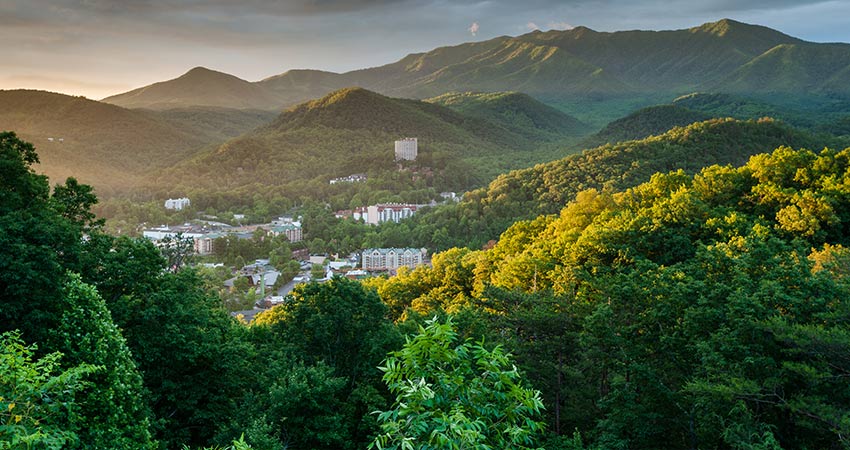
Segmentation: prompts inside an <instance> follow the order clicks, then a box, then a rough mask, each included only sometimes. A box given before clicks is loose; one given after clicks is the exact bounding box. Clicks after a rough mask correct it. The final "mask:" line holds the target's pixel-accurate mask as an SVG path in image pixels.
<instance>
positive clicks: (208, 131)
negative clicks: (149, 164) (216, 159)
mask: <svg viewBox="0 0 850 450" xmlns="http://www.w3.org/2000/svg"><path fill="white" fill-rule="evenodd" d="M145 112H148V113H149V114H150V115H152V116H154V117H156V118H157V119H160V120H163V121H165V122H168V123H169V124H170V125H172V126H174V127H176V128H179V129H181V130H184V131H186V132H190V133H193V134H195V135H197V136H201V137H202V138H203V139H204V141H206V142H210V143H213V142H215V143H219V142H223V141H226V140H227V139H230V138H234V137H236V136H239V135H240V134H244V133H247V132H249V131H251V130H253V129H254V128H257V127H259V126H261V125H265V124H267V123H269V122H271V121H272V120H274V119H275V117H277V115H278V114H277V113H275V112H272V111H265V110H260V109H232V108H213V107H200V106H196V107H191V108H175V109H166V110H161V111H156V110H146V111H145Z"/></svg>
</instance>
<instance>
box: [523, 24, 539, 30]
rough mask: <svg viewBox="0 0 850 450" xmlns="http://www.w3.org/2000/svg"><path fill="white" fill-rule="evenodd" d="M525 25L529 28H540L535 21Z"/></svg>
mask: <svg viewBox="0 0 850 450" xmlns="http://www.w3.org/2000/svg"><path fill="white" fill-rule="evenodd" d="M525 27H526V28H528V29H529V30H539V29H540V27H538V26H537V24H536V23H534V22H528V23H527V24H525Z"/></svg>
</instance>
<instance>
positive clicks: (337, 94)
mask: <svg viewBox="0 0 850 450" xmlns="http://www.w3.org/2000/svg"><path fill="white" fill-rule="evenodd" d="M377 99H388V97H384V96H383V95H381V94H378V93H375V92H372V91H370V90H368V89H364V88H362V87H359V86H351V87H347V88H342V89H339V90H336V91H333V92H331V93H330V94H328V95H326V96H324V97H322V98H320V99H317V100H313V101H312V102H309V103H308V105H309V108H310V109H313V108H326V107H329V106H340V105H344V104H347V103H363V102H366V101H374V100H377Z"/></svg>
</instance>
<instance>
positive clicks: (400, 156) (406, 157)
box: [395, 138, 419, 161]
mask: <svg viewBox="0 0 850 450" xmlns="http://www.w3.org/2000/svg"><path fill="white" fill-rule="evenodd" d="M417 154H419V140H418V138H404V139H401V140H399V141H395V160H396V161H415V160H416V155H417Z"/></svg>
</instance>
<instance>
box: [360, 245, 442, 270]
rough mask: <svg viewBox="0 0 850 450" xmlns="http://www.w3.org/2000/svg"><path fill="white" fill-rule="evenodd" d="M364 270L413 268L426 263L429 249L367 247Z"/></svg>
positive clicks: (363, 263) (363, 256) (364, 255)
mask: <svg viewBox="0 0 850 450" xmlns="http://www.w3.org/2000/svg"><path fill="white" fill-rule="evenodd" d="M361 256H362V265H363V270H396V269H398V268H399V267H402V266H406V267H410V268H411V269H412V268H414V267H416V266H421V265H422V264H425V258H426V257H427V256H428V251H427V250H426V249H424V248H367V249H366V250H363V254H362V255H361Z"/></svg>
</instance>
